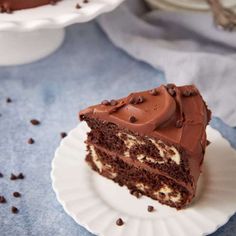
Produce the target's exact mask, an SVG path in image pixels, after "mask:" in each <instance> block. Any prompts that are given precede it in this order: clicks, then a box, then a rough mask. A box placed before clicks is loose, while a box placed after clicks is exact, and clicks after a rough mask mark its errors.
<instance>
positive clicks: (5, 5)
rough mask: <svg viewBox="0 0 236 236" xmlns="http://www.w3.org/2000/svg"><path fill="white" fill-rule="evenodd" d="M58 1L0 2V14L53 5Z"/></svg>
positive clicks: (8, 0) (4, 0)
mask: <svg viewBox="0 0 236 236" xmlns="http://www.w3.org/2000/svg"><path fill="white" fill-rule="evenodd" d="M57 1H58V0H0V12H8V13H10V12H11V11H14V10H21V9H27V8H34V7H39V6H42V5H46V4H53V3H55V2H57Z"/></svg>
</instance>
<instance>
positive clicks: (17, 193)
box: [12, 192, 21, 197]
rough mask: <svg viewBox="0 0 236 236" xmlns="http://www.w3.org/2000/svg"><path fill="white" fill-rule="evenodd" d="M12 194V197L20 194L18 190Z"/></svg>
mask: <svg viewBox="0 0 236 236" xmlns="http://www.w3.org/2000/svg"><path fill="white" fill-rule="evenodd" d="M12 195H13V196H14V197H20V196H21V194H20V193H19V192H14V193H13V194H12Z"/></svg>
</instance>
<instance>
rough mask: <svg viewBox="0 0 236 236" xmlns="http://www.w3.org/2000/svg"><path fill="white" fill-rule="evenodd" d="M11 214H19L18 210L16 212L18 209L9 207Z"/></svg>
mask: <svg viewBox="0 0 236 236" xmlns="http://www.w3.org/2000/svg"><path fill="white" fill-rule="evenodd" d="M11 212H12V213H13V214H17V213H18V212H19V210H18V208H16V207H14V206H13V207H11Z"/></svg>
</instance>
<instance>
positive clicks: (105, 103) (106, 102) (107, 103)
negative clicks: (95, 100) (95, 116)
mask: <svg viewBox="0 0 236 236" xmlns="http://www.w3.org/2000/svg"><path fill="white" fill-rule="evenodd" d="M101 104H102V105H105V106H109V105H111V103H110V102H109V101H108V100H103V101H102V102H101Z"/></svg>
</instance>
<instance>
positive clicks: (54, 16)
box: [0, 0, 123, 31]
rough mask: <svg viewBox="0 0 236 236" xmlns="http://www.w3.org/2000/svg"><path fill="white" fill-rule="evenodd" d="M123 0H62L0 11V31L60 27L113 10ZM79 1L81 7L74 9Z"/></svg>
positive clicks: (84, 20)
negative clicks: (16, 9)
mask: <svg viewBox="0 0 236 236" xmlns="http://www.w3.org/2000/svg"><path fill="white" fill-rule="evenodd" d="M122 1H123V0H89V2H88V3H83V0H62V1H60V2H58V3H57V4H56V5H54V6H52V5H45V6H42V7H36V8H32V9H27V10H20V11H14V12H13V13H12V14H6V13H4V14H1V13H0V31H2V30H4V31H30V30H35V29H45V28H62V27H65V26H68V25H70V24H73V23H81V22H86V21H89V20H91V19H93V18H95V17H96V16H98V15H100V14H102V13H104V12H108V11H111V10H113V9H114V8H115V7H117V6H118V5H119V4H120V3H121V2H122ZM77 3H79V4H80V5H81V6H82V8H81V9H76V8H75V6H76V4H77Z"/></svg>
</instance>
